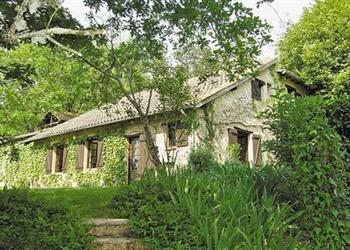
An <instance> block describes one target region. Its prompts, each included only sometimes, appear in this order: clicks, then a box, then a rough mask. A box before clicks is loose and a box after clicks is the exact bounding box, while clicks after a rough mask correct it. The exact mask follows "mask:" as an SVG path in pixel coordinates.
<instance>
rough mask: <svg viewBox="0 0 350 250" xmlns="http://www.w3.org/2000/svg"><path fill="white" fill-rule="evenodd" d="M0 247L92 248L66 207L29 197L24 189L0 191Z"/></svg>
mask: <svg viewBox="0 0 350 250" xmlns="http://www.w3.org/2000/svg"><path fill="white" fill-rule="evenodd" d="M0 227H1V230H0V248H1V249H92V238H91V237H90V236H89V233H88V228H87V227H86V226H85V225H84V224H83V222H82V221H81V220H80V219H79V217H78V215H77V214H75V213H73V212H72V211H69V210H67V209H66V208H64V207H62V206H60V205H58V204H55V205H52V204H50V203H47V202H41V201H38V200H33V199H30V198H29V197H28V195H27V193H26V192H24V191H19V190H4V191H2V192H0Z"/></svg>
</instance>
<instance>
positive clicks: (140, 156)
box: [25, 59, 306, 186]
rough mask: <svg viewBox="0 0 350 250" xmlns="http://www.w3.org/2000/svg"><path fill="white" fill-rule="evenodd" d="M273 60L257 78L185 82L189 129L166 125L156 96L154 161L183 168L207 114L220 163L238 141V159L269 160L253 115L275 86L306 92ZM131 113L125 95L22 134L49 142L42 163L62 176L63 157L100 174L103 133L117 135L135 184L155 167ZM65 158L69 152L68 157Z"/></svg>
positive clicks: (174, 122)
mask: <svg viewBox="0 0 350 250" xmlns="http://www.w3.org/2000/svg"><path fill="white" fill-rule="evenodd" d="M276 61H277V60H276V59H274V60H271V61H269V62H267V63H265V64H263V65H261V67H260V68H259V69H258V74H257V76H256V77H254V78H253V77H245V78H242V79H239V80H238V81H235V82H230V81H229V80H228V78H227V77H225V76H224V75H222V76H218V77H212V78H209V79H208V80H206V81H205V82H200V81H199V79H197V78H193V79H190V80H189V82H188V84H189V87H190V90H191V92H192V94H193V95H194V96H195V98H196V106H195V108H196V110H197V112H196V118H195V119H196V121H198V122H197V124H199V125H198V126H197V127H196V128H194V129H193V130H191V132H190V133H188V132H187V131H186V128H185V127H184V126H182V118H181V115H175V116H172V118H171V120H170V121H167V122H166V123H165V122H164V120H162V119H161V118H160V116H158V115H157V114H159V112H160V110H159V104H160V100H159V96H158V95H157V94H156V93H155V94H154V93H153V95H152V97H151V105H150V111H149V114H150V116H152V117H151V127H152V135H153V139H154V142H155V144H156V146H157V147H158V150H159V159H160V160H161V161H162V162H164V163H165V164H166V163H172V164H175V165H176V166H185V165H186V164H187V162H188V157H189V154H190V151H191V149H193V148H195V147H197V146H198V145H200V144H201V142H203V140H205V139H206V138H207V137H206V135H207V134H208V119H209V118H210V126H211V140H212V142H211V143H212V145H213V148H214V150H215V155H216V157H217V159H218V160H219V161H221V162H223V161H225V160H226V159H227V158H228V157H229V156H228V154H229V153H228V150H227V149H228V147H229V145H231V144H238V145H240V149H241V154H240V157H241V160H243V161H246V162H248V163H249V164H250V165H251V166H259V165H261V164H262V163H264V162H267V161H268V160H269V157H270V156H269V155H268V154H267V153H262V152H261V143H262V142H263V141H265V140H266V139H268V138H269V137H270V136H271V135H269V133H268V132H267V131H266V130H264V126H263V123H262V121H261V120H260V119H259V118H257V114H258V113H259V112H260V111H262V110H263V109H264V108H265V107H267V106H268V105H269V104H271V103H272V98H271V96H272V95H274V94H275V91H276V89H280V88H284V89H286V90H287V91H288V92H290V93H294V94H295V95H304V94H305V93H306V89H305V88H304V86H303V84H302V81H301V80H300V78H298V77H297V76H295V75H294V74H292V73H290V72H287V71H283V70H278V69H277V68H276ZM137 98H139V100H140V102H141V103H143V102H144V103H145V105H146V103H147V100H148V99H149V98H150V92H148V91H143V92H140V93H138V94H137ZM136 118H137V117H136V116H135V115H133V114H131V113H130V105H129V103H128V101H127V99H125V98H122V99H121V100H120V101H118V102H117V103H115V104H111V105H106V106H104V107H103V108H97V109H94V110H91V111H89V112H87V113H85V114H82V115H80V116H78V117H75V118H73V119H70V120H68V121H66V122H64V123H61V124H59V125H57V126H54V127H51V128H48V129H45V130H43V131H41V132H39V133H37V134H35V135H34V136H32V137H30V138H28V139H26V140H25V143H30V144H34V145H46V146H45V148H46V153H45V154H46V160H45V163H42V166H41V167H42V171H44V169H45V173H46V175H59V176H60V178H65V177H64V175H65V172H67V164H68V162H70V164H72V165H74V168H75V171H77V172H81V173H86V174H89V175H97V174H98V173H99V171H103V169H104V168H105V166H106V165H108V164H109V162H108V161H109V159H108V156H107V155H106V154H111V150H112V149H111V148H110V147H113V144H108V138H109V137H108V136H111V135H113V133H118V134H119V135H122V137H124V138H126V143H127V150H126V151H127V152H126V156H127V157H124V159H125V158H126V159H127V162H126V164H124V168H125V169H124V172H123V174H125V176H126V177H125V178H126V179H127V181H132V180H133V179H137V178H140V177H141V176H142V174H143V172H144V170H145V168H147V167H148V166H150V165H152V163H151V162H150V158H149V154H148V152H147V147H146V145H145V138H144V134H143V129H142V126H141V125H140V124H139V122H138V120H137V119H136ZM105 135H108V136H107V137H106V136H105ZM71 141H76V142H77V143H76V144H75V145H74V147H73V146H69V147H68V146H67V145H68V143H69V142H71ZM108 150H109V151H108ZM108 152H109V153H108ZM112 154H113V152H112ZM67 155H71V158H70V160H69V159H68V157H67ZM73 156H74V158H75V159H73ZM72 168H73V167H72ZM99 181H101V180H99ZM97 184H98V183H97ZM78 185H79V184H78ZM68 186H69V185H68Z"/></svg>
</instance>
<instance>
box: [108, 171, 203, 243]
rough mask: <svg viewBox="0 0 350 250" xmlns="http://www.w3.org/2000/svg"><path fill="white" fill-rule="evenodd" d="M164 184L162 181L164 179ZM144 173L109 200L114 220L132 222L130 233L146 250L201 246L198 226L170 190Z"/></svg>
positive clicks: (173, 187) (149, 174) (201, 241)
mask: <svg viewBox="0 0 350 250" xmlns="http://www.w3.org/2000/svg"><path fill="white" fill-rule="evenodd" d="M164 181H165V180H164ZM171 189H172V190H174V189H175V186H172V187H169V186H168V185H166V184H165V183H164V182H163V181H162V182H160V181H158V180H157V179H156V178H155V177H154V175H152V173H148V175H147V176H145V177H144V178H143V180H142V181H139V182H133V183H131V184H130V185H129V186H126V187H124V188H121V190H120V191H119V192H118V195H117V196H115V197H114V199H113V206H114V208H115V211H116V217H118V218H129V219H130V220H131V221H132V228H131V233H132V234H133V235H134V236H135V237H139V238H143V239H144V240H145V242H146V243H147V244H148V245H149V247H150V249H176V248H179V249H193V248H200V246H201V245H203V242H204V241H203V239H201V237H200V233H199V227H198V226H197V225H196V224H195V221H194V220H193V219H192V218H191V217H190V214H189V212H188V211H187V210H186V208H185V207H184V206H182V205H181V204H180V203H179V202H177V201H176V200H174V199H173V198H172V195H171V194H172V190H171Z"/></svg>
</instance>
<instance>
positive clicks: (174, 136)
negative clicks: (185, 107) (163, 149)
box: [167, 121, 189, 148]
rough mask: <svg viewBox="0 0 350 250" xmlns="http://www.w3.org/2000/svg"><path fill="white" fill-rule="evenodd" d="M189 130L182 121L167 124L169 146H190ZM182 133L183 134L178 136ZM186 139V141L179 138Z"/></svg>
mask: <svg viewBox="0 0 350 250" xmlns="http://www.w3.org/2000/svg"><path fill="white" fill-rule="evenodd" d="M186 130H187V128H186V126H185V125H184V123H183V122H181V121H175V122H170V123H168V124H167V146H168V147H169V148H177V147H186V146H188V144H189V143H188V134H187V131H186ZM178 133H181V134H178ZM183 136H185V137H186V139H184V140H178V138H179V137H180V138H182V137H183Z"/></svg>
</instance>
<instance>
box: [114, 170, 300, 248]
mask: <svg viewBox="0 0 350 250" xmlns="http://www.w3.org/2000/svg"><path fill="white" fill-rule="evenodd" d="M267 175H268V174H266V173H265V174H264V175H260V173H259V172H255V170H253V169H250V168H247V166H245V165H239V164H234V163H230V164H226V165H223V166H222V165H217V166H212V167H211V168H210V169H209V170H208V171H206V172H202V173H193V172H191V171H187V170H185V171H182V172H174V173H169V172H168V171H167V170H165V169H158V170H157V172H156V173H154V172H149V173H148V175H147V176H146V178H144V179H142V180H141V181H139V182H134V183H131V185H130V186H128V187H125V188H124V189H122V191H121V192H120V193H118V194H117V195H116V196H115V198H114V200H113V205H114V208H115V211H116V216H118V217H128V218H130V219H131V221H132V223H133V224H132V225H133V226H132V230H133V232H134V234H135V236H138V237H144V238H145V240H146V242H148V243H149V244H150V247H151V248H152V249H194V248H195V249H196V248H200V249H244V248H254V247H256V248H257V249H287V248H291V249H292V248H293V247H295V243H296V236H292V235H291V231H290V228H289V227H290V225H291V223H292V221H293V220H294V219H295V218H296V217H297V216H299V215H298V214H296V215H291V214H290V207H289V206H287V205H282V206H279V205H277V203H276V199H275V197H274V196H273V195H272V194H270V193H267V191H266V190H267V189H266V188H265V183H266V184H267V183H273V181H272V179H274V177H272V176H271V179H269V180H270V181H267V180H268V178H266V176H267ZM263 176H265V177H263ZM258 180H259V181H258ZM269 186H272V185H270V184H269ZM255 188H258V191H256V190H255ZM259 190H260V191H259ZM271 190H272V189H271Z"/></svg>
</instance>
